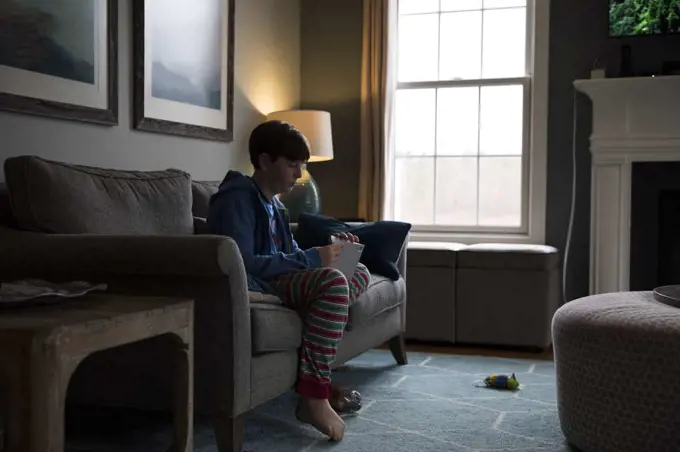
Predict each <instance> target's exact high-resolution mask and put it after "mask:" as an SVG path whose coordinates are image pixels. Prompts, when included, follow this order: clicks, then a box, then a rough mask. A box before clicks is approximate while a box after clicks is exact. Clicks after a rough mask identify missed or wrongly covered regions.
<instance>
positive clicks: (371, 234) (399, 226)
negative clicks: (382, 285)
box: [295, 213, 411, 281]
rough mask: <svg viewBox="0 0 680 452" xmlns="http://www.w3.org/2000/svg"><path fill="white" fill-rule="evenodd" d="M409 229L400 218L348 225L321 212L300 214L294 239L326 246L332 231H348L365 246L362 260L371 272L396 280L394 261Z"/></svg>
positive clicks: (308, 245)
mask: <svg viewBox="0 0 680 452" xmlns="http://www.w3.org/2000/svg"><path fill="white" fill-rule="evenodd" d="M410 230H411V225H410V224H408V223H402V222H399V221H376V222H372V223H361V224H348V223H344V222H342V221H339V220H336V219H335V218H331V217H327V216H323V215H313V214H307V213H303V214H301V215H300V217H299V219H298V223H297V230H296V231H295V241H296V242H297V243H298V245H299V246H300V248H302V249H309V248H313V247H315V246H325V245H328V244H329V243H330V237H331V235H332V234H335V233H339V232H349V233H351V234H354V235H356V236H357V237H359V240H360V241H361V243H363V244H364V245H366V247H365V248H364V252H363V254H362V255H361V263H362V264H364V265H365V266H366V268H368V270H369V271H370V272H371V273H375V274H378V275H382V276H384V277H386V278H389V279H391V280H393V281H396V280H398V279H399V277H400V274H399V269H398V268H397V261H398V260H399V256H400V254H401V250H402V248H403V246H404V242H405V241H406V237H407V235H408V233H409V231H410Z"/></svg>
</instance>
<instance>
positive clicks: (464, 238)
mask: <svg viewBox="0 0 680 452" xmlns="http://www.w3.org/2000/svg"><path fill="white" fill-rule="evenodd" d="M409 241H411V242H442V243H462V244H464V245H474V244H478V243H514V244H523V245H545V243H544V242H545V240H539V239H538V238H537V237H533V236H532V235H530V234H502V233H460V232H422V231H413V230H412V231H411V233H410V234H409Z"/></svg>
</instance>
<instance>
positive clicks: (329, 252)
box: [317, 243, 344, 267]
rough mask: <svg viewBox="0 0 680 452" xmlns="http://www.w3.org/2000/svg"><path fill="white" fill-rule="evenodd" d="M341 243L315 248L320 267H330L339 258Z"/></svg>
mask: <svg viewBox="0 0 680 452" xmlns="http://www.w3.org/2000/svg"><path fill="white" fill-rule="evenodd" d="M343 246H344V245H343V244H342V243H334V244H332V245H326V246H321V247H319V248H317V250H319V257H320V258H321V265H322V266H324V267H330V266H331V265H332V264H334V263H335V262H336V261H337V260H338V259H339V258H340V253H342V247H343Z"/></svg>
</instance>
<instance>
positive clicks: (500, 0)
mask: <svg viewBox="0 0 680 452" xmlns="http://www.w3.org/2000/svg"><path fill="white" fill-rule="evenodd" d="M526 5H527V0H484V8H489V9H490V8H511V7H513V6H526Z"/></svg>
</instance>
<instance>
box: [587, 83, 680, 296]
mask: <svg viewBox="0 0 680 452" xmlns="http://www.w3.org/2000/svg"><path fill="white" fill-rule="evenodd" d="M574 86H575V87H576V89H577V90H578V91H581V92H583V93H585V94H587V95H588V97H590V99H592V101H593V132H592V135H591V139H590V150H591V153H592V188H591V229H590V292H591V293H592V294H597V293H607V292H618V291H626V290H628V287H629V279H630V277H629V275H630V265H631V262H630V210H631V209H630V206H631V202H630V197H631V171H632V164H633V163H634V162H653V161H680V76H666V77H644V78H642V77H640V78H620V79H592V80H577V81H576V82H574Z"/></svg>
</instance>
